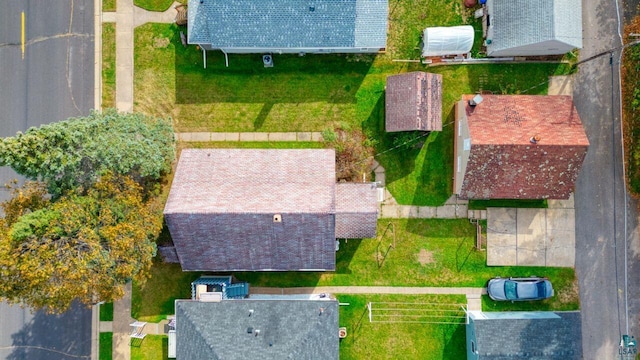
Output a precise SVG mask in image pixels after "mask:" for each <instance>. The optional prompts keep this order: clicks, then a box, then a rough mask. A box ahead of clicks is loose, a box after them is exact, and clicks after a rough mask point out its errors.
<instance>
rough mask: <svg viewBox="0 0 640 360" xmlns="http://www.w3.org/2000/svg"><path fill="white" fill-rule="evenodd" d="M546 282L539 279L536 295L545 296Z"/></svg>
mask: <svg viewBox="0 0 640 360" xmlns="http://www.w3.org/2000/svg"><path fill="white" fill-rule="evenodd" d="M546 285H547V284H545V283H544V281H541V282H539V283H538V284H537V287H538V296H540V297H544V296H547V286H546Z"/></svg>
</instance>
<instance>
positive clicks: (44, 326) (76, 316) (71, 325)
mask: <svg viewBox="0 0 640 360" xmlns="http://www.w3.org/2000/svg"><path fill="white" fill-rule="evenodd" d="M0 319H2V321H1V323H2V326H0V359H7V360H23V359H29V360H31V359H47V360H58V359H60V360H67V359H68V360H71V359H76V360H77V359H90V358H91V341H90V340H91V321H90V320H91V310H90V309H88V308H86V307H84V306H82V305H74V306H73V307H72V309H71V310H69V311H67V312H66V313H64V314H62V315H47V314H45V313H43V312H42V311H38V312H36V313H31V311H29V309H22V308H20V307H19V306H17V305H14V306H10V305H7V304H6V303H0Z"/></svg>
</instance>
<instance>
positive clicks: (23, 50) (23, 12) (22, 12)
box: [22, 11, 24, 59]
mask: <svg viewBox="0 0 640 360" xmlns="http://www.w3.org/2000/svg"><path fill="white" fill-rule="evenodd" d="M22 58H23V59H24V11H23V12H22Z"/></svg>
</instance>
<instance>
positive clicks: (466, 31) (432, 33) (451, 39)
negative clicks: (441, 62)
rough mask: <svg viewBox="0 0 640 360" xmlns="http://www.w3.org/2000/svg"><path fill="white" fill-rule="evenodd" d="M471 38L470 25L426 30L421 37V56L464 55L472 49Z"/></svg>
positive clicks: (471, 30) (472, 35) (472, 34)
mask: <svg viewBox="0 0 640 360" xmlns="http://www.w3.org/2000/svg"><path fill="white" fill-rule="evenodd" d="M473 37H474V30H473V26H471V25H463V26H451V27H429V28H426V29H425V30H424V33H423V36H422V41H423V47H422V56H423V57H430V56H447V55H462V54H466V53H468V52H470V51H471V48H472V47H473Z"/></svg>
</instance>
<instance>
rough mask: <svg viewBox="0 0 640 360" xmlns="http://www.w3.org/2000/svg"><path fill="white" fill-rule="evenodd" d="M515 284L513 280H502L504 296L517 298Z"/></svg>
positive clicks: (510, 298)
mask: <svg viewBox="0 0 640 360" xmlns="http://www.w3.org/2000/svg"><path fill="white" fill-rule="evenodd" d="M516 287H517V284H516V283H515V282H513V281H505V282H504V297H505V298H507V299H509V300H513V299H517V298H518V291H517V289H516Z"/></svg>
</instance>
